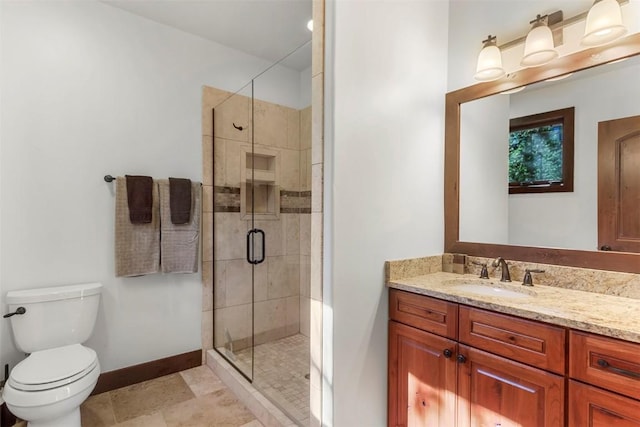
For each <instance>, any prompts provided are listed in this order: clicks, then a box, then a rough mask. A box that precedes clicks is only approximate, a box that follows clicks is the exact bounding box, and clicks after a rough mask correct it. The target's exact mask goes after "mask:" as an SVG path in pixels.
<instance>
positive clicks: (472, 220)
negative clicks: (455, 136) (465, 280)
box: [460, 56, 640, 250]
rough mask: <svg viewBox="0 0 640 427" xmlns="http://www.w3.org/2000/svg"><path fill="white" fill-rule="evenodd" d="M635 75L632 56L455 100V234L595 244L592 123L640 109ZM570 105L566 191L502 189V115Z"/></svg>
mask: <svg viewBox="0 0 640 427" xmlns="http://www.w3.org/2000/svg"><path fill="white" fill-rule="evenodd" d="M638 75H640V56H636V57H633V58H629V59H628V60H625V61H622V62H617V63H615V64H603V65H600V66H598V67H594V68H590V69H587V70H582V71H579V72H576V73H574V74H573V75H571V76H569V77H567V78H565V79H562V80H557V81H545V82H539V83H536V84H533V85H529V86H527V87H526V88H525V89H524V90H522V91H520V92H517V93H514V94H496V95H492V96H489V97H486V98H482V99H476V100H473V101H470V102H466V103H464V104H462V105H461V106H460V109H461V112H460V239H461V240H463V241H468V242H485V243H500V244H509V245H522V246H541V247H552V248H564V249H581V250H597V248H598V247H599V245H598V215H597V210H598V179H597V174H595V173H594V171H596V170H597V168H598V123H599V122H602V121H607V120H613V119H618V118H622V117H629V116H636V115H639V114H640V104H638V102H637V101H636V100H637V99H640V85H638V84H635V83H634V82H635V79H636V78H637V76H638ZM570 107H574V108H575V111H574V113H573V114H574V119H575V129H574V132H573V135H574V136H575V141H576V143H575V152H574V155H573V156H570V157H571V158H572V159H573V161H574V168H573V182H574V188H573V189H572V191H568V192H547V193H526V194H509V192H508V191H507V188H508V186H509V183H508V181H509V179H508V168H509V153H508V141H509V123H510V119H513V118H518V117H524V116H530V115H533V114H540V113H546V112H549V111H553V110H559V109H564V108H570ZM565 131H566V132H565V133H567V135H565V137H568V133H569V130H568V129H566V130H565ZM538 160H541V159H538ZM569 170H570V171H571V169H570V168H569ZM537 189H540V190H543V189H544V186H542V185H540V186H538V187H537Z"/></svg>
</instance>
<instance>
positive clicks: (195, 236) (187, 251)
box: [158, 179, 202, 273]
mask: <svg viewBox="0 0 640 427" xmlns="http://www.w3.org/2000/svg"><path fill="white" fill-rule="evenodd" d="M158 187H159V192H160V223H161V225H160V228H161V231H160V233H161V239H160V246H161V249H160V257H161V259H160V266H161V267H162V272H163V273H197V272H198V249H199V245H198V243H199V239H200V203H201V202H200V201H201V194H200V193H201V192H202V186H201V185H200V183H199V182H192V183H191V218H189V222H187V223H186V224H173V223H172V222H171V207H170V201H169V180H168V179H159V180H158Z"/></svg>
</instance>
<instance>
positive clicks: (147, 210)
mask: <svg viewBox="0 0 640 427" xmlns="http://www.w3.org/2000/svg"><path fill="white" fill-rule="evenodd" d="M125 178H126V179H127V202H128V203H129V219H130V220H131V223H132V224H148V223H150V222H151V216H152V215H151V206H152V204H153V194H152V189H151V187H152V186H153V179H152V178H151V177H150V176H136V175H125Z"/></svg>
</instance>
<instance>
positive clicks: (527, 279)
mask: <svg viewBox="0 0 640 427" xmlns="http://www.w3.org/2000/svg"><path fill="white" fill-rule="evenodd" d="M531 273H544V270H540V269H538V268H534V269H529V268H527V269H525V270H524V277H523V279H522V285H523V286H533V278H532V277H531Z"/></svg>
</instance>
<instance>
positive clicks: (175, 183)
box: [169, 178, 191, 224]
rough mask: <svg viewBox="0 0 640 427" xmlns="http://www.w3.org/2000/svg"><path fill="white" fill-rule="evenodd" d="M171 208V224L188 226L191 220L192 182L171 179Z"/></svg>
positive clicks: (182, 179)
mask: <svg viewBox="0 0 640 427" xmlns="http://www.w3.org/2000/svg"><path fill="white" fill-rule="evenodd" d="M169 207H170V208H171V222H172V223H173V224H186V223H188V222H189V218H191V180H190V179H184V178H169Z"/></svg>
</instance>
